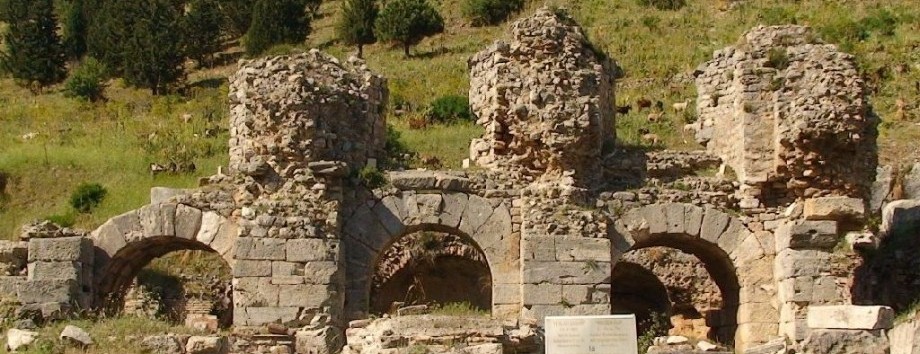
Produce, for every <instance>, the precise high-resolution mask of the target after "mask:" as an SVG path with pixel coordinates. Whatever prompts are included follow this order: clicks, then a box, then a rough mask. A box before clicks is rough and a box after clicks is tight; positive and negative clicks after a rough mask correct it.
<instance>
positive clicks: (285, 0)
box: [246, 0, 313, 55]
mask: <svg viewBox="0 0 920 354" xmlns="http://www.w3.org/2000/svg"><path fill="white" fill-rule="evenodd" d="M310 2H311V1H308V0H258V1H257V2H256V5H255V8H253V10H252V23H251V24H250V26H249V31H247V32H246V52H247V53H249V55H258V54H262V53H263V52H265V51H266V50H268V48H271V46H273V45H276V44H282V43H290V44H293V43H300V42H303V41H304V40H305V39H307V35H309V34H310V20H311V19H312V18H313V14H312V13H310V14H308V13H307V5H308V3H310Z"/></svg>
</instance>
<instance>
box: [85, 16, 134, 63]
mask: <svg viewBox="0 0 920 354" xmlns="http://www.w3.org/2000/svg"><path fill="white" fill-rule="evenodd" d="M96 1H97V3H96V4H94V7H93V10H91V11H89V12H88V14H89V15H90V16H88V17H87V20H88V21H89V28H88V30H87V34H86V49H87V53H88V54H89V55H90V56H92V57H94V58H96V59H98V60H99V61H101V62H102V63H103V64H105V66H106V67H107V68H109V70H110V72H111V73H112V74H114V75H120V74H121V73H122V72H123V70H122V69H123V65H122V63H123V62H124V61H125V59H124V46H125V44H126V41H127V39H128V35H129V34H130V33H131V31H132V29H133V28H134V23H135V22H136V20H139V19H140V13H137V12H136V11H137V8H139V7H141V6H143V4H141V3H142V2H144V1H143V0H96ZM87 5H89V4H87ZM139 5H140V6H139Z"/></svg>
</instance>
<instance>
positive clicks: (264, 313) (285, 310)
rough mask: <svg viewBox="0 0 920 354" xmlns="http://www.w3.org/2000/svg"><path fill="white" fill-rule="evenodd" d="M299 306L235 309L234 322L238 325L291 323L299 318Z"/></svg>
mask: <svg viewBox="0 0 920 354" xmlns="http://www.w3.org/2000/svg"><path fill="white" fill-rule="evenodd" d="M299 312H300V308H299V307H277V306H272V307H255V306H253V307H246V308H239V307H235V308H234V309H233V324H234V325H237V326H261V325H265V324H269V323H281V324H285V323H289V322H292V321H295V320H297V314H298V313H299Z"/></svg>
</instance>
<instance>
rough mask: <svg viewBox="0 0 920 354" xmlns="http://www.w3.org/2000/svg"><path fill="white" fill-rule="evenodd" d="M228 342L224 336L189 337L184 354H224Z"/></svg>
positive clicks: (228, 346) (228, 347) (228, 349)
mask: <svg viewBox="0 0 920 354" xmlns="http://www.w3.org/2000/svg"><path fill="white" fill-rule="evenodd" d="M229 352H230V342H229V341H227V337H224V336H191V337H189V338H188V341H187V342H186V343H185V353H186V354H225V353H229Z"/></svg>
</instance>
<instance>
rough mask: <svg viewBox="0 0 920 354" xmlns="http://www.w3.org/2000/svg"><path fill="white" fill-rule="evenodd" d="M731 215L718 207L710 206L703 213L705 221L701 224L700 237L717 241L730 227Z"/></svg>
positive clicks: (713, 241)
mask: <svg viewBox="0 0 920 354" xmlns="http://www.w3.org/2000/svg"><path fill="white" fill-rule="evenodd" d="M728 221H729V216H728V214H726V213H723V212H721V211H718V210H716V209H712V208H708V209H706V213H704V214H703V223H702V224H701V225H700V238H702V239H704V240H706V241H709V242H712V243H716V242H718V241H719V236H721V235H722V232H723V231H725V228H726V227H728Z"/></svg>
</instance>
